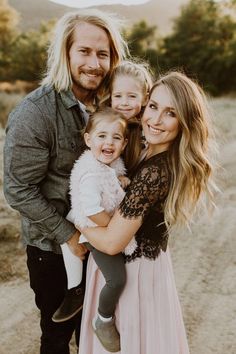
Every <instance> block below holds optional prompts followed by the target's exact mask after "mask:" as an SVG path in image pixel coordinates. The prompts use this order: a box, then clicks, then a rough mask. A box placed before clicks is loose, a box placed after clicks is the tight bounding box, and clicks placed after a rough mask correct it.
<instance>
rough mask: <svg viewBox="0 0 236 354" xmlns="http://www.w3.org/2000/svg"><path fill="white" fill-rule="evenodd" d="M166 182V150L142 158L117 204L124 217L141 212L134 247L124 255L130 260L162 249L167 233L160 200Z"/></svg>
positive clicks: (130, 216) (155, 255) (164, 192)
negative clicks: (135, 246) (143, 159)
mask: <svg viewBox="0 0 236 354" xmlns="http://www.w3.org/2000/svg"><path fill="white" fill-rule="evenodd" d="M169 186H170V171H169V168H168V161H167V152H166V151H165V152H162V153H160V154H157V155H154V156H152V157H151V158H149V159H148V160H146V161H142V162H141V163H140V164H139V166H138V168H137V170H136V173H135V175H134V177H133V179H132V182H131V184H130V185H129V187H128V189H127V192H126V195H125V197H124V199H123V201H122V202H121V204H120V206H119V211H120V213H121V215H122V216H123V217H125V218H129V219H132V218H136V217H137V216H142V219H143V223H142V225H141V227H140V228H139V230H138V231H137V233H136V241H137V245H138V247H137V248H136V250H135V251H134V253H133V254H132V255H129V256H127V255H126V256H125V261H126V262H130V261H132V260H134V259H135V258H137V257H141V256H144V257H146V258H149V259H155V258H157V257H158V255H159V253H160V250H163V251H166V248H167V242H168V234H167V229H166V225H165V223H164V213H163V209H164V202H165V200H166V197H167V194H168V191H169Z"/></svg>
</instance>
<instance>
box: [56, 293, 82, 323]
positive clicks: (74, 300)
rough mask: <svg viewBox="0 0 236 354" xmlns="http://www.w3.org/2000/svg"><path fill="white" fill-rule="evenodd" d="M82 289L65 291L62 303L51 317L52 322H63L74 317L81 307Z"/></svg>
mask: <svg viewBox="0 0 236 354" xmlns="http://www.w3.org/2000/svg"><path fill="white" fill-rule="evenodd" d="M83 301H84V289H83V288H82V287H75V288H72V289H69V290H67V292H66V295H65V297H64V300H63V302H62V303H61V305H60V307H59V308H58V309H57V310H56V312H55V313H54V315H53V316H52V320H53V322H64V321H67V320H69V319H71V318H72V317H74V316H75V315H76V314H77V313H78V312H79V311H80V310H81V309H82V307H83Z"/></svg>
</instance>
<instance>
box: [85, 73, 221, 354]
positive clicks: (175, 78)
mask: <svg viewBox="0 0 236 354" xmlns="http://www.w3.org/2000/svg"><path fill="white" fill-rule="evenodd" d="M142 125H143V131H144V135H145V138H146V140H147V142H148V150H147V153H146V156H145V157H144V159H143V160H142V162H141V163H140V164H139V166H138V168H137V170H136V172H135V174H134V175H133V178H132V182H131V184H130V185H129V187H128V189H127V193H126V196H125V197H124V199H123V201H122V202H121V204H120V206H119V208H118V210H117V211H116V212H115V214H114V216H113V217H112V219H111V220H110V222H109V224H108V226H107V227H96V228H86V229H83V230H82V232H83V234H85V236H86V238H87V239H88V240H89V242H90V243H91V244H92V245H93V246H94V247H96V248H97V249H99V250H100V251H102V252H104V253H108V254H116V253H118V252H120V251H122V250H123V249H124V248H125V246H126V245H127V244H128V242H129V241H130V240H131V238H132V237H133V236H134V235H135V237H136V241H137V244H138V247H137V248H136V250H135V252H134V253H133V254H132V255H131V256H125V261H126V272H127V283H126V286H125V289H124V291H123V293H122V295H121V298H120V301H119V304H118V308H117V311H116V323H117V328H118V330H119V332H120V347H121V349H120V353H121V354H177V353H178V354H187V353H189V349H188V344H187V339H186V334H185V329H184V324H183V320H182V314H181V308H180V304H179V300H178V295H177V292H176V287H175V281H174V275H173V270H172V265H171V260H170V255H169V250H168V246H167V243H168V232H169V231H170V229H172V228H174V227H179V226H183V225H188V224H189V222H190V220H191V216H192V215H193V213H194V211H195V210H196V207H197V206H198V204H199V201H200V200H201V201H202V200H203V199H202V198H201V197H202V195H203V194H206V195H207V196H208V197H209V199H210V200H212V193H213V191H214V189H215V187H214V184H213V182H212V172H213V163H212V160H211V155H210V152H211V138H212V134H211V128H210V116H209V113H208V109H207V102H206V99H205V96H204V93H203V92H202V90H201V89H200V87H199V86H198V85H197V84H195V83H194V82H193V81H192V80H190V79H189V78H187V77H186V76H185V75H184V74H181V73H178V72H171V73H169V74H167V75H165V76H163V77H161V78H160V79H159V80H158V81H157V82H156V83H155V84H154V86H153V87H152V89H151V92H150V98H149V101H148V104H147V107H146V109H145V111H144V114H143V117H142ZM103 284H104V279H103V278H102V276H101V273H100V272H99V270H98V269H97V266H96V264H95V263H94V261H93V259H92V258H91V257H90V261H89V266H88V277H87V287H86V296H85V297H86V299H85V303H84V311H83V324H82V333H83V335H82V338H81V342H80V346H79V353H81V354H84V353H89V354H105V353H107V351H106V350H105V349H104V348H103V347H102V345H101V344H100V342H99V340H98V338H99V339H100V340H101V338H100V337H101V336H104V335H105V334H104V333H97V328H96V322H94V321H93V327H92V325H91V321H92V320H93V318H94V316H95V315H96V306H97V300H98V294H99V291H100V288H101V287H102V286H103ZM93 331H94V332H95V333H96V334H97V337H98V338H97V337H96V336H95V335H94V334H93ZM110 340H111V338H110Z"/></svg>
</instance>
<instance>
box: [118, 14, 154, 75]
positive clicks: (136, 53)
mask: <svg viewBox="0 0 236 354" xmlns="http://www.w3.org/2000/svg"><path fill="white" fill-rule="evenodd" d="M156 31H157V27H156V26H148V25H147V23H146V22H145V21H140V22H138V23H135V24H134V25H133V26H132V27H131V28H130V29H129V30H125V31H124V36H125V38H126V40H127V42H128V45H129V49H130V54H131V56H132V57H135V58H140V59H142V60H145V61H147V62H148V63H149V64H150V66H151V68H152V70H153V72H154V73H157V71H158V47H159V45H160V38H159V37H158V36H157V34H156Z"/></svg>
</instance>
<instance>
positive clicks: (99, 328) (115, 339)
mask: <svg viewBox="0 0 236 354" xmlns="http://www.w3.org/2000/svg"><path fill="white" fill-rule="evenodd" d="M92 326H93V331H94V333H95V334H96V336H97V337H98V339H99V341H100V342H101V344H102V345H103V347H104V348H105V349H106V350H107V351H109V352H112V353H116V352H119V351H120V335H119V333H118V331H117V329H116V325H115V318H114V317H113V318H112V319H111V320H110V321H109V322H105V321H102V320H101V319H100V317H99V316H97V317H96V318H94V319H93V321H92Z"/></svg>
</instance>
